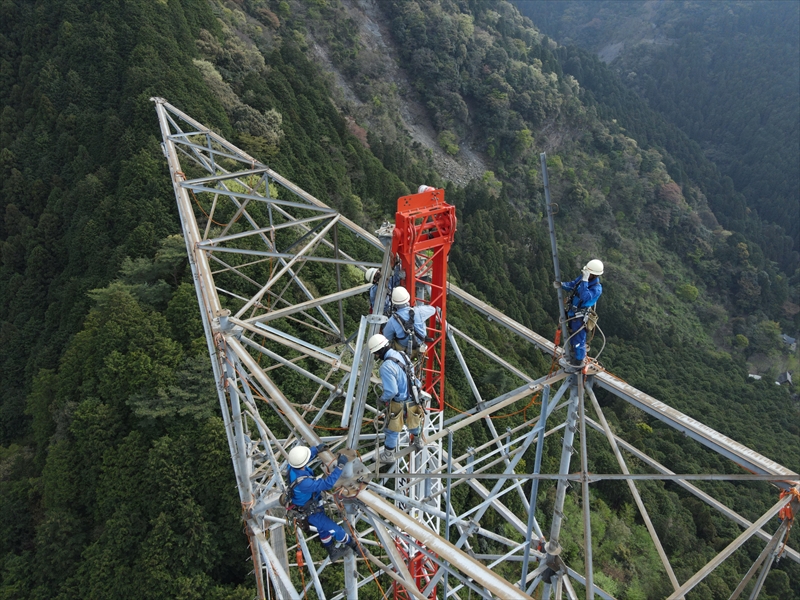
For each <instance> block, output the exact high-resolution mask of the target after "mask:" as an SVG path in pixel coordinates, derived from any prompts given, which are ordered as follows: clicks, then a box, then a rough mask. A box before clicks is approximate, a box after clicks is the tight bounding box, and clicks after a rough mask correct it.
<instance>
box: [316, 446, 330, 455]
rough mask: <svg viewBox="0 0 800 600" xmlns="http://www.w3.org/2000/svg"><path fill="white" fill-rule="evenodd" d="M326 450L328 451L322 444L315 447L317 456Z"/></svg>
mask: <svg viewBox="0 0 800 600" xmlns="http://www.w3.org/2000/svg"><path fill="white" fill-rule="evenodd" d="M327 449H328V446H327V445H326V444H324V443H323V444H320V445H319V446H317V447H316V450H317V454H320V453H321V452H325V451H326V450H327Z"/></svg>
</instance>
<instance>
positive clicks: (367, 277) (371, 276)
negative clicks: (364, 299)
mask: <svg viewBox="0 0 800 600" xmlns="http://www.w3.org/2000/svg"><path fill="white" fill-rule="evenodd" d="M378 271H379V269H378V267H370V268H369V269H367V272H366V273H364V280H365V281H366V282H367V283H372V280H373V279H375V273H377V272H378Z"/></svg>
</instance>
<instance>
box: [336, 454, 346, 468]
mask: <svg viewBox="0 0 800 600" xmlns="http://www.w3.org/2000/svg"><path fill="white" fill-rule="evenodd" d="M348 460H349V459H348V458H347V457H346V456H345V455H344V454H340V455H339V458H338V459H336V464H337V465H339V466H340V467H343V466H345V465H346V464H347V461H348Z"/></svg>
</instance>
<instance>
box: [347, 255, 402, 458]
mask: <svg viewBox="0 0 800 600" xmlns="http://www.w3.org/2000/svg"><path fill="white" fill-rule="evenodd" d="M391 258H392V254H391V252H389V248H388V247H387V248H385V249H384V253H383V263H382V264H381V282H380V283H379V284H378V290H377V293H376V294H375V305H374V306H373V307H372V314H371V315H370V316H368V317H366V320H367V335H366V339H367V341H369V338H370V337H372V336H373V335H374V334H375V333H377V332H378V328H379V326H380V324H381V323H382V322H383V323H385V322H386V317H385V316H384V315H383V305H384V303H385V302H386V282H387V281H388V280H389V276H390V275H389V265H390V264H391V262H392V261H391ZM374 362H375V359H374V358H373V357H372V354H371V353H370V351H369V347H368V345H365V346H364V348H363V349H362V351H361V355H360V356H353V371H352V373H356V372H357V368H358V363H360V364H361V378H360V379H359V380H358V388H357V390H356V395H355V401H354V407H353V418H352V419H350V430H349V431H348V432H347V447H348V448H358V442H359V438H360V437H361V423H362V422H363V420H364V402H365V401H366V398H367V391H368V390H369V380H370V377H371V375H372V365H373V364H374ZM351 377H354V375H352V374H351ZM376 464H377V463H376Z"/></svg>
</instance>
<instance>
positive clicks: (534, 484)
mask: <svg viewBox="0 0 800 600" xmlns="http://www.w3.org/2000/svg"><path fill="white" fill-rule="evenodd" d="M549 401H550V386H549V385H546V386H544V389H543V390H542V410H541V412H540V413H539V414H540V415H541V417H540V419H539V423H538V425H537V426H536V429H538V430H539V432H538V433H537V437H536V459H535V460H534V463H533V474H534V475H538V474H539V471H540V470H541V468H542V450H543V449H544V432H545V428H546V427H547V403H548V402H549ZM538 495H539V479H538V478H534V479H533V481H531V496H530V498H531V499H530V502H529V504H528V507H529V508H528V538H527V539H528V543H527V544H526V545H525V554H524V556H523V558H522V577H521V578H520V582H519V587H520V589H525V583H526V581H525V580H526V579H528V561H529V560H530V555H531V544H532V543H533V539H532V538H533V521H534V520H535V518H536V517H535V513H536V498H537V496H538Z"/></svg>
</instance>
